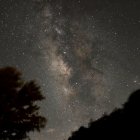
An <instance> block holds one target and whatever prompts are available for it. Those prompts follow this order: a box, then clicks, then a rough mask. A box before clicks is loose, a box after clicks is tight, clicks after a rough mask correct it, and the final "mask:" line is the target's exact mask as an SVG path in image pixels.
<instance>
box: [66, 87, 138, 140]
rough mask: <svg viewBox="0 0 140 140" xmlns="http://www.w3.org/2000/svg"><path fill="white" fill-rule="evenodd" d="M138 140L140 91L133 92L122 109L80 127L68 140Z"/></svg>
mask: <svg viewBox="0 0 140 140" xmlns="http://www.w3.org/2000/svg"><path fill="white" fill-rule="evenodd" d="M127 138H129V139H132V140H136V139H140V90H137V91H135V92H134V93H133V94H132V95H131V96H130V97H129V99H128V101H127V102H126V103H125V104H124V106H123V108H122V109H116V110H114V111H113V112H112V113H111V114H110V115H106V116H103V117H102V118H100V119H99V120H97V121H95V122H91V123H90V124H89V127H88V128H85V127H80V128H79V130H78V131H76V132H73V133H72V136H71V137H70V138H69V139H68V140H100V139H109V140H121V139H124V140H125V139H127Z"/></svg>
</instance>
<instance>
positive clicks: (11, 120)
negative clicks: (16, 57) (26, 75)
mask: <svg viewBox="0 0 140 140" xmlns="http://www.w3.org/2000/svg"><path fill="white" fill-rule="evenodd" d="M43 99H44V97H43V95H42V94H41V92H40V87H39V86H38V85H37V84H36V83H35V82H34V81H29V82H24V80H23V79H22V77H21V73H20V72H19V71H18V70H17V69H15V68H13V67H6V68H1V69H0V140H22V139H24V138H28V139H29V136H28V133H29V132H30V131H34V130H37V131H40V130H41V128H44V127H45V124H46V118H45V117H42V116H40V115H39V106H38V105H37V104H36V101H41V100H43Z"/></svg>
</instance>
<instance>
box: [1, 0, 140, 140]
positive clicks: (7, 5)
mask: <svg viewBox="0 0 140 140" xmlns="http://www.w3.org/2000/svg"><path fill="white" fill-rule="evenodd" d="M4 66H14V67H17V68H18V69H19V70H21V71H22V72H23V75H24V78H25V79H27V80H30V79H35V80H36V81H37V82H38V83H39V85H40V86H41V89H42V93H43V95H45V96H46V100H45V101H43V102H42V103H41V112H42V114H43V115H45V116H46V118H47V119H48V123H47V125H46V128H45V129H44V130H42V131H41V132H40V133H31V134H30V135H31V138H32V140H38V139H40V140H46V139H47V140H64V139H67V138H68V136H69V135H71V132H72V131H74V130H77V129H78V128H79V127H80V126H81V125H87V124H88V122H89V121H90V120H91V119H92V120H96V119H97V118H99V117H101V116H102V115H103V114H104V113H109V112H111V111H112V110H113V109H114V108H116V107H121V105H122V104H123V103H124V102H125V101H126V100H127V98H128V96H129V95H130V93H132V92H133V91H134V90H136V89H139V88H140V1H139V0H116V1H115V0H114V1H112V0H104V1H103V0H56V1H55V0H0V67H4Z"/></svg>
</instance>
